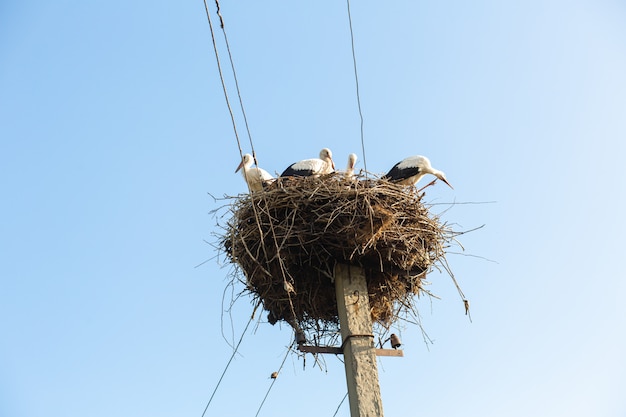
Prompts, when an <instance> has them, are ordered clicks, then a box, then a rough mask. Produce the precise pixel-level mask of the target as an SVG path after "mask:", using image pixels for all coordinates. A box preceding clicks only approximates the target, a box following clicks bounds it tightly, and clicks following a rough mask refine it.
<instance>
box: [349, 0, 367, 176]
mask: <svg viewBox="0 0 626 417" xmlns="http://www.w3.org/2000/svg"><path fill="white" fill-rule="evenodd" d="M346 3H347V5H348V23H349V24H350V41H351V45H352V62H353V64H354V81H355V83H356V102H357V106H358V108H359V117H360V119H361V152H363V167H364V169H365V177H366V178H367V158H366V157H365V140H364V138H363V136H364V135H363V111H362V110H361V95H360V93H359V74H358V72H357V66H356V52H355V50H354V31H353V30H352V13H351V12H350V0H346Z"/></svg>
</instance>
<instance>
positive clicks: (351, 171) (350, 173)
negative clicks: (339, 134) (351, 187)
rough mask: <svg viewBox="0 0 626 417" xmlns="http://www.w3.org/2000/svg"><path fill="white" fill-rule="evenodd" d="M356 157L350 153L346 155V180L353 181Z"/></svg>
mask: <svg viewBox="0 0 626 417" xmlns="http://www.w3.org/2000/svg"><path fill="white" fill-rule="evenodd" d="M356 160H357V156H356V154H355V153H351V154H350V155H348V166H347V167H346V172H344V174H343V175H344V178H345V179H347V180H353V179H354V166H355V165H356Z"/></svg>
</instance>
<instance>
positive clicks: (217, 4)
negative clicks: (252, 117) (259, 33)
mask: <svg viewBox="0 0 626 417" xmlns="http://www.w3.org/2000/svg"><path fill="white" fill-rule="evenodd" d="M215 7H217V15H218V16H219V18H220V27H221V28H222V33H223V34H224V43H225V44H226V51H227V52H228V59H229V61H230V67H231V69H232V70H233V80H234V82H235V89H236V90H237V97H238V98H239V106H240V107H241V114H242V116H243V122H244V125H245V126H246V132H247V133H248V139H249V141H250V149H251V150H252V156H253V157H254V163H255V164H257V159H256V152H255V150H254V144H253V143H252V134H251V133H250V125H249V124H248V117H247V116H246V110H245V108H244V105H243V99H242V98H241V90H240V89H239V80H238V79H237V71H235V62H234V61H233V54H232V53H231V51H230V43H229V42H228V36H227V35H226V26H225V25H224V18H223V17H222V13H221V11H220V2H219V0H215ZM257 166H258V164H257Z"/></svg>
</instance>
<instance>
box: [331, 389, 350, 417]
mask: <svg viewBox="0 0 626 417" xmlns="http://www.w3.org/2000/svg"><path fill="white" fill-rule="evenodd" d="M346 398H348V393H347V392H346V395H344V396H343V399H342V400H341V402H340V403H339V405H338V406H337V409H336V410H335V414H333V417H335V416H336V415H337V413H338V412H339V409H340V408H341V404H343V402H344V401H345V400H346Z"/></svg>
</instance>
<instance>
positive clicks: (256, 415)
mask: <svg viewBox="0 0 626 417" xmlns="http://www.w3.org/2000/svg"><path fill="white" fill-rule="evenodd" d="M291 344H292V345H293V342H292V343H291ZM290 350H291V347H289V348H288V349H287V353H285V357H284V358H283V361H282V363H281V364H280V368H278V371H277V373H278V374H280V371H281V369H283V365H284V364H285V361H286V360H287V356H289V351H290ZM277 379H278V378H273V379H272V383H271V384H270V387H269V388H268V389H267V392H266V393H265V397H263V401H261V405H259V409H258V410H257V412H256V414H255V415H254V417H258V415H259V413H260V412H261V408H263V404H265V400H266V399H267V396H268V395H270V391H271V390H272V387H273V386H274V383H275V382H276V380H277Z"/></svg>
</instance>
